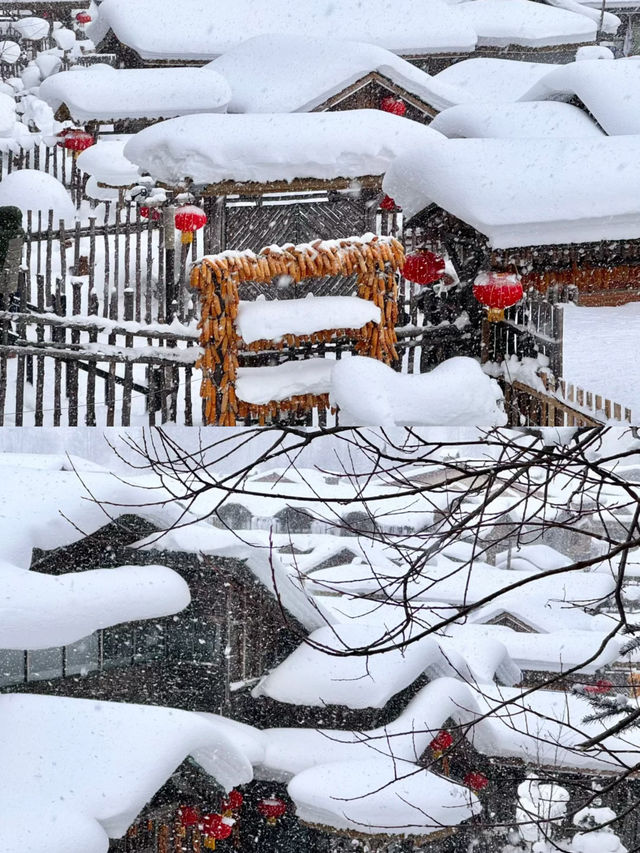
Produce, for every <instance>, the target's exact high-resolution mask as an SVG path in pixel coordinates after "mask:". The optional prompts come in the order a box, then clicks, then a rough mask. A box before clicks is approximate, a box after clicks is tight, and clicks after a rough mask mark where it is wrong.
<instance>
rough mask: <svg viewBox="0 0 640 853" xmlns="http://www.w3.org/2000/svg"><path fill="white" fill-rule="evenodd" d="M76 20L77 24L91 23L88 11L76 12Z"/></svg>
mask: <svg viewBox="0 0 640 853" xmlns="http://www.w3.org/2000/svg"><path fill="white" fill-rule="evenodd" d="M76 21H77V22H78V23H79V24H83V25H84V24H90V23H91V15H90V14H89V13H88V12H78V14H77V15H76Z"/></svg>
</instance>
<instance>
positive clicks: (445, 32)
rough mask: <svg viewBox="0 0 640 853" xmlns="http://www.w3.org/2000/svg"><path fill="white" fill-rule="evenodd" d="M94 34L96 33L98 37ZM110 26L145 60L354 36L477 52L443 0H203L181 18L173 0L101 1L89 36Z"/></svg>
mask: <svg viewBox="0 0 640 853" xmlns="http://www.w3.org/2000/svg"><path fill="white" fill-rule="evenodd" d="M94 29H95V33H94ZM108 29H111V30H112V31H113V32H114V33H115V35H116V36H117V37H118V39H119V40H120V41H121V42H122V43H123V44H126V45H128V46H129V47H131V48H133V50H135V51H136V53H137V54H138V55H139V56H141V57H142V58H143V59H173V60H176V59H184V60H190V61H193V60H209V59H214V58H215V57H216V56H219V55H220V54H222V53H225V52H226V51H228V50H231V49H232V48H234V47H236V45H238V44H239V43H240V42H242V41H245V40H246V39H249V38H252V37H253V36H257V35H263V34H267V33H282V34H286V35H288V36H289V37H290V38H293V39H296V38H297V37H304V36H313V37H316V38H322V39H325V40H333V39H335V38H336V37H338V38H340V37H342V38H344V37H345V36H346V37H349V36H353V35H356V34H357V37H358V39H359V40H360V41H363V42H367V43H371V44H377V45H380V46H382V47H386V48H387V49H388V50H392V51H393V52H394V53H400V54H406V55H413V54H422V53H442V52H449V51H454V52H460V53H467V52H468V51H470V50H473V49H474V47H475V44H476V33H475V29H474V28H473V26H472V25H471V24H470V23H468V22H467V20H466V19H465V18H464V17H463V16H462V15H460V14H459V13H458V11H457V9H456V8H455V7H451V6H449V5H448V4H447V3H446V2H441V0H425V2H423V3H421V4H420V5H419V6H416V4H415V3H414V2H413V0H396V2H394V3H393V6H390V5H389V3H388V0H371V2H369V3H367V4H366V5H363V4H362V3H361V2H359V0H341V2H340V3H339V4H335V5H331V6H327V5H321V6H318V4H317V3H316V2H315V0H300V2H298V3H296V4H295V5H294V6H293V7H292V6H291V4H290V3H289V2H288V0H224V2H219V3H217V4H216V6H215V10H214V9H212V7H211V6H209V5H208V4H203V3H202V2H200V0H184V2H183V5H181V7H180V15H175V14H174V8H173V5H172V3H171V0H162V2H158V0H138V2H137V3H136V11H135V14H132V11H131V5H130V4H129V2H128V0H104V2H103V3H102V4H101V5H100V12H99V20H98V22H97V25H96V26H95V28H94V27H93V26H92V27H90V28H89V29H88V35H89V36H90V37H91V38H94V39H95V38H96V37H100V36H101V35H103V34H104V33H105V32H106V31H108Z"/></svg>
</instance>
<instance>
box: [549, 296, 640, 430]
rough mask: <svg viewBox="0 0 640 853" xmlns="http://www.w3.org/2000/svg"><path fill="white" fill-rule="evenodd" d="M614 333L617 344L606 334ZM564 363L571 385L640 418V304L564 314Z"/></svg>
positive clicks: (575, 309)
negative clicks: (639, 379) (622, 407)
mask: <svg viewBox="0 0 640 853" xmlns="http://www.w3.org/2000/svg"><path fill="white" fill-rule="evenodd" d="M611 329H615V333H614V336H615V337H614V341H613V342H612V339H611V335H610V334H609V333H608V331H607V330H611ZM563 359H564V372H565V376H566V377H567V379H568V380H569V381H570V382H574V383H575V384H576V385H578V386H580V387H582V388H587V389H588V390H589V391H592V392H593V393H594V394H600V395H602V397H603V398H605V399H609V400H613V401H614V402H616V403H620V404H621V405H622V406H624V407H627V408H630V409H631V416H632V423H638V418H639V417H640V382H638V379H637V377H638V364H640V302H629V303H628V304H627V305H619V306H616V307H615V308H589V307H585V308H581V307H579V306H577V305H567V306H566V307H565V310H564V345H563Z"/></svg>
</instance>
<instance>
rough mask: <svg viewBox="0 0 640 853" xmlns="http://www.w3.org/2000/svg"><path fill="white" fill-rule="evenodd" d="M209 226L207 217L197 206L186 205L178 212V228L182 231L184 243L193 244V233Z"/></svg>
mask: <svg viewBox="0 0 640 853" xmlns="http://www.w3.org/2000/svg"><path fill="white" fill-rule="evenodd" d="M206 224H207V215H206V213H205V212H204V211H203V210H200V208H199V207H196V206H195V204H185V205H184V206H183V207H179V208H178V209H177V210H176V228H177V229H178V231H182V242H183V243H191V242H193V232H194V231H197V230H198V229H199V228H202V227H203V226H204V225H206Z"/></svg>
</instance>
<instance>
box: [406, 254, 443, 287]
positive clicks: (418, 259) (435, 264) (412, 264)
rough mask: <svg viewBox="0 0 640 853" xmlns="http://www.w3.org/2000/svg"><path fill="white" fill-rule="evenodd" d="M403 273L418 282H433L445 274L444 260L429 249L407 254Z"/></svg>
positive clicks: (408, 279)
mask: <svg viewBox="0 0 640 853" xmlns="http://www.w3.org/2000/svg"><path fill="white" fill-rule="evenodd" d="M402 275H403V276H404V278H406V279H407V281H414V282H415V283H416V284H423V285H424V284H433V282H434V281H438V279H440V278H442V276H443V275H444V260H443V259H442V258H440V257H438V255H436V254H434V252H427V251H422V252H417V253H416V254H413V255H407V257H406V258H405V259H404V266H403V267H402Z"/></svg>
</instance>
